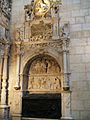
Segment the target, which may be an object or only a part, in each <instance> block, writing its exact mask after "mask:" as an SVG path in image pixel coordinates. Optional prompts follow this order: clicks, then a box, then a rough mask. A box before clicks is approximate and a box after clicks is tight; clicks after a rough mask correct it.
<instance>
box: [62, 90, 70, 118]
mask: <svg viewBox="0 0 90 120" xmlns="http://www.w3.org/2000/svg"><path fill="white" fill-rule="evenodd" d="M69 119H70V120H71V119H72V116H71V93H70V91H68V92H64V93H62V117H61V120H69Z"/></svg>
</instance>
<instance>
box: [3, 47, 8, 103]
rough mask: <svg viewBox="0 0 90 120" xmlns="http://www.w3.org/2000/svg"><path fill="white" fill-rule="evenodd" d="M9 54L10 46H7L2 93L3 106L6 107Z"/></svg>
mask: <svg viewBox="0 0 90 120" xmlns="http://www.w3.org/2000/svg"><path fill="white" fill-rule="evenodd" d="M8 54H9V45H5V50H4V62H3V76H2V80H3V81H2V92H1V105H6V104H7V102H6V95H7V79H8Z"/></svg>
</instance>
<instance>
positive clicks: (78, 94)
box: [11, 0, 90, 120]
mask: <svg viewBox="0 0 90 120" xmlns="http://www.w3.org/2000/svg"><path fill="white" fill-rule="evenodd" d="M28 3H30V0H13V5H12V29H11V33H12V38H13V35H14V34H13V30H14V27H17V26H18V27H19V26H22V24H23V23H24V17H25V16H24V5H26V4H28ZM59 15H60V18H61V19H60V23H61V24H63V23H67V22H69V23H70V72H71V79H70V83H71V90H72V96H71V99H72V101H71V102H72V105H71V107H72V115H73V118H74V119H76V120H89V119H90V0H62V6H61V7H60V14H59ZM12 67H13V66H12Z"/></svg>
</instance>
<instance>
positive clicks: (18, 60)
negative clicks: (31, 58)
mask: <svg viewBox="0 0 90 120" xmlns="http://www.w3.org/2000/svg"><path fill="white" fill-rule="evenodd" d="M16 46H17V61H16V62H17V63H16V85H15V86H14V88H15V89H16V90H19V89H20V64H21V63H20V62H21V53H20V52H21V51H20V49H21V43H19V44H17V45H16Z"/></svg>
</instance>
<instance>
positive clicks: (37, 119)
mask: <svg viewBox="0 0 90 120" xmlns="http://www.w3.org/2000/svg"><path fill="white" fill-rule="evenodd" d="M22 120H59V119H46V118H25V117H23V118H22Z"/></svg>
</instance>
